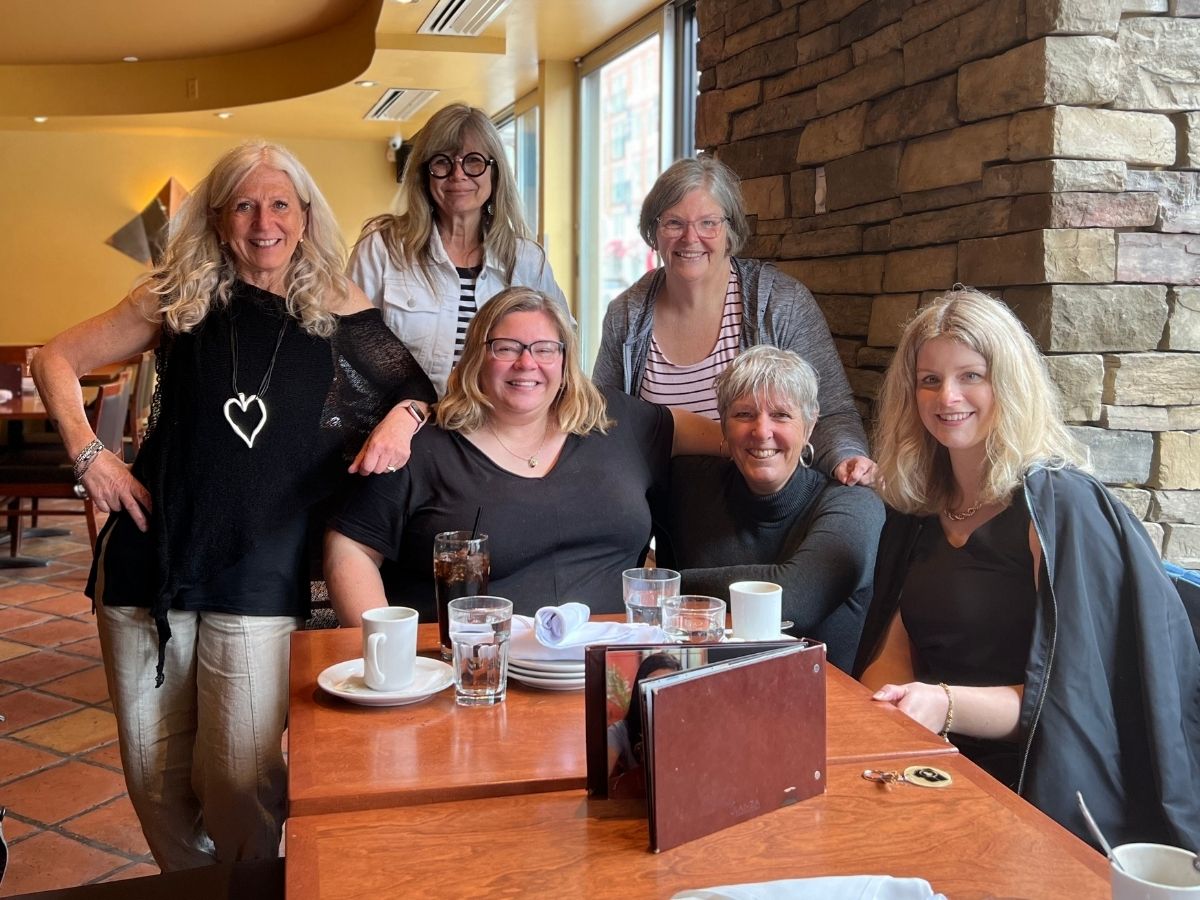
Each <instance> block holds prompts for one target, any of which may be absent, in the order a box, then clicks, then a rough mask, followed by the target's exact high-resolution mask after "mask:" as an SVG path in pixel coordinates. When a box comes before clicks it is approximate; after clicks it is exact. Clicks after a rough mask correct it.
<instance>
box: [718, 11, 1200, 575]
mask: <svg viewBox="0 0 1200 900" xmlns="http://www.w3.org/2000/svg"><path fill="white" fill-rule="evenodd" d="M697 12H698V18H699V23H700V32H701V38H700V45H699V63H700V67H701V72H702V75H701V91H702V93H701V95H700V98H699V104H698V108H697V144H698V145H699V146H701V147H704V148H706V149H708V150H709V151H712V152H715V153H716V154H717V155H718V156H719V157H720V158H721V159H722V160H724V161H725V162H727V163H729V164H730V165H731V166H732V167H733V168H734V169H735V170H736V171H737V172H738V173H739V174H740V175H741V176H742V178H743V190H744V192H745V195H746V201H747V207H748V209H747V211H748V212H749V213H750V215H751V222H752V225H753V232H754V237H753V239H752V240H751V242H750V244H749V247H748V250H747V255H751V256H758V257H762V258H768V259H774V260H777V261H778V262H779V264H780V266H781V268H783V269H784V270H785V271H787V272H789V273H790V274H792V275H794V276H795V277H797V278H799V279H800V280H801V281H803V282H804V283H805V284H807V285H808V286H809V288H810V289H811V290H812V291H813V293H814V294H816V295H817V299H818V302H819V303H820V304H821V308H822V310H823V311H824V312H825V316H826V319H827V320H828V322H829V326H830V330H831V331H832V332H833V334H834V338H835V341H836V342H837V345H838V348H839V350H840V352H841V355H842V360H843V363H844V364H845V366H846V370H847V374H848V375H849V377H850V381H851V385H852V386H853V388H854V391H855V394H856V396H857V398H858V399H859V401H860V402H861V405H862V409H863V411H864V413H867V414H869V413H870V404H871V401H872V400H873V399H874V397H875V394H876V391H877V389H878V385H879V381H880V378H881V374H882V370H883V368H884V367H885V366H886V365H887V362H888V360H889V359H890V357H891V353H892V351H893V348H894V347H895V344H896V341H897V339H898V338H899V335H900V333H901V331H902V328H903V325H904V323H905V321H906V320H907V319H908V318H909V317H910V316H911V315H912V313H913V312H914V311H915V310H916V309H917V308H918V307H919V306H920V304H921V303H922V302H923V301H926V300H928V299H929V298H930V297H933V296H936V295H937V293H939V292H941V291H943V290H945V289H946V288H949V287H950V286H952V285H953V284H954V283H956V282H962V283H964V284H969V285H973V286H976V287H980V288H983V289H985V290H987V291H989V292H991V293H993V294H995V295H998V296H1001V297H1003V299H1004V300H1005V301H1006V302H1007V303H1009V304H1010V305H1011V306H1012V307H1013V309H1014V310H1015V311H1016V312H1017V314H1018V316H1020V318H1021V319H1022V321H1024V322H1025V324H1026V326H1027V327H1028V328H1029V330H1030V333H1031V334H1032V335H1033V336H1034V338H1035V339H1036V340H1037V342H1038V344H1039V346H1040V347H1041V349H1042V351H1043V352H1044V353H1045V354H1046V357H1047V361H1048V365H1049V367H1050V371H1051V374H1052V376H1053V377H1054V379H1055V381H1056V382H1057V384H1058V385H1059V388H1060V390H1061V392H1062V394H1063V401H1064V415H1065V416H1066V418H1067V420H1068V421H1069V422H1070V423H1071V424H1072V427H1073V430H1074V432H1075V434H1076V435H1077V436H1078V437H1079V438H1080V439H1081V440H1082V441H1083V442H1084V443H1085V444H1086V445H1087V446H1088V447H1089V449H1090V450H1091V454H1092V461H1093V468H1094V470H1095V472H1096V474H1097V475H1098V476H1099V477H1100V478H1101V479H1102V480H1104V481H1105V482H1106V483H1108V484H1110V485H1112V486H1114V488H1115V489H1116V490H1117V492H1118V494H1119V495H1120V496H1121V498H1122V499H1123V500H1125V502H1126V503H1128V504H1129V505H1130V506H1131V508H1133V509H1134V511H1135V512H1136V513H1137V514H1138V515H1139V516H1140V517H1142V518H1143V519H1144V520H1145V521H1146V522H1147V529H1148V531H1149V532H1150V533H1151V536H1152V537H1153V538H1154V539H1155V540H1156V541H1158V542H1159V544H1160V547H1161V548H1162V550H1163V552H1164V555H1165V556H1166V557H1168V558H1170V559H1173V560H1175V561H1178V562H1181V563H1183V564H1185V565H1189V566H1193V567H1200V0H923V2H916V0H801V2H797V0H699V4H698V7H697Z"/></svg>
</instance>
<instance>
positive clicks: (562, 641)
mask: <svg viewBox="0 0 1200 900" xmlns="http://www.w3.org/2000/svg"><path fill="white" fill-rule="evenodd" d="M590 616H591V610H590V609H588V607H587V606H586V605H585V604H583V603H564V604H563V605H562V606H543V607H542V608H541V609H539V610H538V611H537V614H536V615H535V616H534V617H533V618H530V617H529V616H513V620H512V642H511V644H509V657H510V658H515V659H577V660H582V659H583V648H584V647H586V646H587V645H588V644H665V643H667V635H666V632H664V631H663V630H662V629H661V628H659V627H658V626H657V625H631V624H629V623H627V622H591V621H588V619H589V617H590Z"/></svg>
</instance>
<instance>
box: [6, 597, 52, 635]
mask: <svg viewBox="0 0 1200 900" xmlns="http://www.w3.org/2000/svg"><path fill="white" fill-rule="evenodd" d="M39 602H40V601H39ZM49 618H50V616H49V615H48V614H47V613H44V612H38V611H37V610H36V609H34V608H33V607H32V606H6V607H4V609H0V634H3V633H5V632H9V631H12V630H13V629H15V628H25V627H26V626H28V625H37V624H38V623H39V622H45V621H46V620H47V619H49Z"/></svg>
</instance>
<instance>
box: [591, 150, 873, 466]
mask: <svg viewBox="0 0 1200 900" xmlns="http://www.w3.org/2000/svg"><path fill="white" fill-rule="evenodd" d="M638 227H639V230H640V231H641V234H642V238H643V240H645V242H646V243H647V244H648V245H649V246H650V247H651V249H653V250H655V251H657V252H658V255H659V258H660V259H662V268H660V269H657V270H656V271H654V272H649V273H647V274H646V275H645V276H644V277H643V278H642V279H641V280H640V281H638V283H637V284H635V285H634V286H633V287H631V288H629V289H628V290H627V291H625V292H624V293H623V294H621V295H620V296H619V297H617V298H616V299H615V300H614V301H613V302H612V303H611V304H609V307H608V311H607V312H606V313H605V315H604V335H603V338H602V342H601V345H600V354H599V356H598V357H597V358H596V366H595V368H594V370H593V372H592V377H593V379H594V380H595V382H596V384H597V385H599V386H600V387H609V388H615V389H618V390H623V391H624V392H625V393H627V394H632V395H633V396H635V397H641V398H642V399H643V400H649V401H651V402H653V403H662V404H665V405H667V406H678V407H681V408H684V409H690V410H693V411H695V412H698V413H701V414H703V415H707V416H709V417H710V418H713V419H715V418H717V403H716V394H715V391H714V388H713V385H712V381H713V379H714V378H715V377H716V376H717V375H718V374H720V372H721V371H722V370H723V369H724V368H725V367H726V366H728V365H729V363H730V362H732V361H733V359H734V357H736V356H737V354H738V353H740V352H742V351H744V350H746V349H747V348H749V347H753V346H754V345H756V344H772V345H774V346H776V347H783V348H785V349H787V350H794V351H795V352H796V353H798V354H800V355H801V356H802V357H804V358H805V359H807V360H808V361H809V362H810V363H812V365H813V366H814V367H815V368H816V370H817V372H818V373H819V374H820V378H821V396H820V400H821V409H822V410H823V411H824V413H825V414H824V416H823V417H822V419H821V424H820V426H819V427H818V428H817V430H816V431H815V432H814V434H813V447H814V449H815V451H816V459H815V460H814V464H815V465H816V467H817V468H818V469H820V470H821V471H822V472H827V473H832V475H833V477H835V478H836V479H838V480H839V481H841V482H842V483H843V484H860V483H861V484H870V482H871V478H872V473H873V472H874V470H875V463H873V462H872V461H871V460H870V459H869V458H868V457H867V436H866V434H865V433H864V432H863V428H862V420H861V419H860V418H859V415H858V411H857V410H856V409H855V407H854V400H853V398H852V397H851V395H850V386H849V384H848V383H847V382H846V373H845V372H844V371H843V369H842V364H841V361H840V360H839V359H838V355H837V351H836V350H834V347H833V340H832V338H831V337H830V336H829V328H828V326H827V325H826V324H825V318H824V316H822V315H821V311H820V309H818V308H817V304H816V302H815V301H814V300H813V296H812V294H810V293H809V291H808V288H806V287H804V285H802V284H800V282H798V281H796V280H795V279H794V278H790V277H789V276H787V275H785V274H783V273H782V272H780V271H779V270H778V269H776V268H775V266H773V265H772V264H771V263H764V262H761V261H759V260H753V259H737V258H736V256H737V253H738V252H739V251H740V250H741V248H742V246H743V245H744V244H745V242H746V238H747V237H748V236H749V233H750V229H749V226H748V225H747V224H746V216H745V215H744V214H743V212H742V194H741V189H740V188H739V187H738V179H737V176H736V175H734V174H733V172H732V171H731V170H730V169H729V168H728V167H727V166H725V165H724V164H722V163H720V162H718V161H717V160H716V159H713V158H711V157H703V158H701V159H681V160H679V161H678V162H676V163H674V164H673V165H672V166H671V167H670V168H669V169H667V170H666V171H665V172H663V173H662V175H660V176H659V177H658V181H656V182H655V183H654V187H653V188H651V189H650V193H649V194H647V195H646V199H645V201H644V202H643V203H642V214H641V218H640V220H639V225H638Z"/></svg>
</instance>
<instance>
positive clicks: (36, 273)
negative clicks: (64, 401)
mask: <svg viewBox="0 0 1200 900" xmlns="http://www.w3.org/2000/svg"><path fill="white" fill-rule="evenodd" d="M235 143H237V141H236V140H231V139H230V138H227V137H191V136H169V135H158V134H156V135H140V134H112V133H109V134H106V133H97V132H92V133H82V132H74V133H72V132H52V131H25V132H21V131H8V132H0V272H2V273H3V284H2V285H0V344H21V343H41V342H44V341H45V340H47V339H48V338H50V337H51V336H53V335H54V334H56V333H57V332H59V331H61V330H62V329H64V328H66V327H67V326H69V325H72V324H74V323H75V322H78V321H80V320H82V319H84V318H86V317H88V316H91V315H94V314H95V313H97V312H100V311H101V310H103V309H106V308H107V307H109V306H112V305H113V304H114V303H116V302H117V301H118V300H120V299H121V297H122V296H124V295H125V293H126V292H127V291H128V290H129V287H130V285H131V284H132V283H133V281H134V280H135V279H136V278H137V276H138V275H139V274H141V272H142V267H141V266H140V265H139V264H138V263H136V262H134V261H133V260H132V259H130V258H129V257H127V256H125V255H124V254H122V253H119V252H118V251H116V250H114V249H113V248H112V247H110V246H108V245H107V244H106V243H105V241H106V240H107V239H108V237H109V236H110V235H111V234H112V233H113V232H114V231H116V230H117V229H118V228H120V227H121V226H122V225H124V224H125V223H126V222H127V221H129V219H130V218H131V217H133V216H134V215H135V214H136V213H138V212H139V211H140V210H141V209H142V208H143V207H144V206H145V205H146V203H147V202H149V201H150V199H151V198H152V197H154V195H155V194H156V193H157V192H158V190H159V189H160V188H161V187H162V186H163V184H164V183H165V182H166V180H167V179H168V178H170V177H172V176H174V177H175V178H177V179H178V180H179V181H180V182H181V183H182V184H183V186H184V187H185V188H188V189H189V190H190V189H191V188H192V187H194V186H195V185H196V182H197V181H199V180H200V179H201V178H202V177H203V176H204V175H205V174H206V173H207V172H208V170H209V168H210V167H211V166H212V164H213V162H215V160H216V159H217V157H218V156H220V154H221V153H222V152H224V151H225V150H227V149H228V148H229V147H231V146H233V145H234V144H235ZM281 143H284V144H286V145H287V147H288V148H289V149H291V150H292V151H293V152H294V153H295V154H296V155H297V156H298V157H299V158H300V160H301V162H303V163H304V164H305V166H307V167H308V169H309V171H310V172H311V173H312V175H313V177H314V178H315V179H316V181H317V184H318V185H319V186H320V188H321V191H322V192H323V193H324V194H325V196H326V198H327V199H328V200H329V202H330V204H331V205H332V206H333V210H334V213H335V214H336V215H337V217H338V221H339V222H340V223H341V226H342V231H343V233H344V235H345V237H346V241H347V244H350V243H352V242H353V240H354V238H355V237H356V236H357V235H358V229H359V226H360V225H361V224H362V222H363V221H364V220H365V219H367V218H368V217H369V216H372V215H376V214H378V213H380V212H383V211H385V210H387V209H388V208H389V207H390V206H391V203H392V200H393V197H394V195H395V189H396V184H395V176H394V169H393V167H392V165H391V163H388V162H387V161H386V160H385V159H384V149H385V148H384V147H383V146H382V144H381V142H379V141H369V142H368V141H329V140H295V139H289V140H285V141H281Z"/></svg>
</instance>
